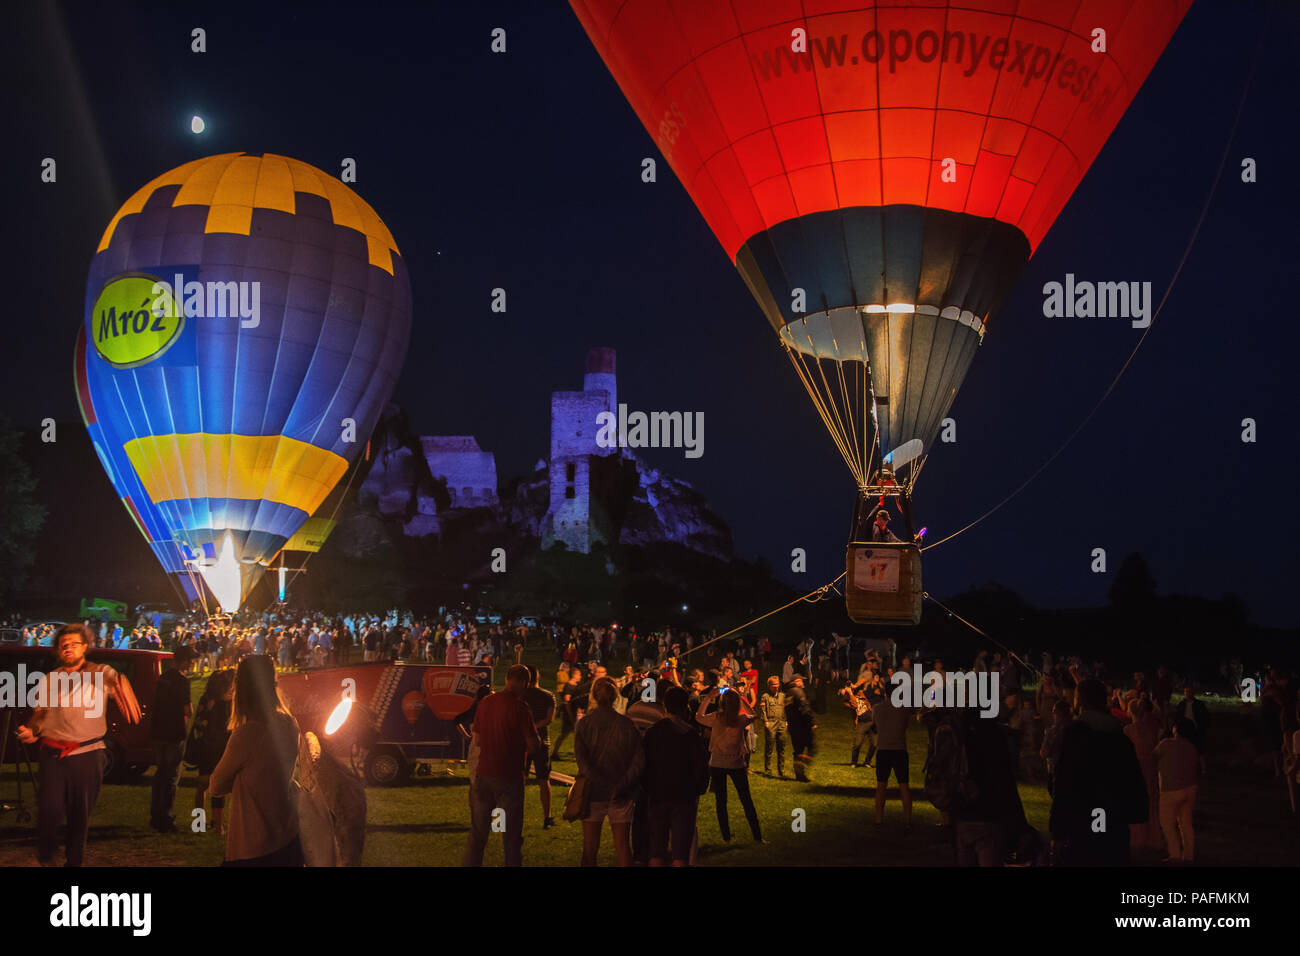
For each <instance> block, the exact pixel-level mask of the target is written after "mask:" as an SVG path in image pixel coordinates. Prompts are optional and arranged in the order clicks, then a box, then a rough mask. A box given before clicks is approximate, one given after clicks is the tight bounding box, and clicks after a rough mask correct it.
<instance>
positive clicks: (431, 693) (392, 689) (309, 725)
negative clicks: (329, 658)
mask: <svg viewBox="0 0 1300 956" xmlns="http://www.w3.org/2000/svg"><path fill="white" fill-rule="evenodd" d="M279 684H280V692H281V694H283V695H284V698H285V700H286V701H287V702H288V704H289V709H290V710H291V711H292V712H293V715H294V716H295V717H296V718H297V719H298V724H299V726H300V727H302V729H303V730H304V731H306V730H312V731H315V732H316V734H317V735H318V736H319V735H321V734H323V732H324V727H325V722H326V720H327V719H328V718H329V716H330V714H331V713H332V712H333V711H334V709H335V708H336V707H337V706H338V705H339V703H340V702H341V701H342V700H343V698H344V697H351V699H352V701H353V706H352V710H351V713H350V714H349V716H348V721H349V723H350V722H351V721H355V720H359V721H362V722H363V723H364V725H365V726H364V732H363V733H360V734H357V738H358V740H359V741H361V742H362V744H361V746H362V749H363V751H364V757H363V760H364V767H365V775H366V779H367V780H368V781H369V782H370V783H372V784H375V785H377V786H385V787H391V786H396V785H398V784H401V783H404V782H405V781H406V780H407V779H408V778H409V777H410V776H411V774H412V773H415V772H419V771H423V772H429V771H430V770H431V769H432V766H433V764H434V762H435V761H439V760H463V759H465V756H466V752H467V749H468V741H467V739H466V737H465V735H464V734H463V733H462V732H461V731H460V729H459V728H458V727H457V725H456V718H457V717H459V716H461V715H462V714H463V713H465V711H467V710H468V709H469V708H470V706H471V705H472V704H473V703H474V700H475V699H476V698H477V696H478V694H479V689H480V688H482V687H487V688H489V689H491V687H492V668H491V667H488V666H486V665H478V666H472V667H443V666H441V665H437V664H416V663H409V664H408V663H404V662H400V661H394V662H372V663H367V664H349V665H345V666H342V667H324V668H320V669H319V670H309V671H304V672H302V673H299V674H282V675H281V676H280V678H279Z"/></svg>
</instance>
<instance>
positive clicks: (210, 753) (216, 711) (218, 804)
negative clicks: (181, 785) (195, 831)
mask: <svg viewBox="0 0 1300 956" xmlns="http://www.w3.org/2000/svg"><path fill="white" fill-rule="evenodd" d="M234 697H235V672H234V671H232V670H229V669H226V670H221V671H217V672H216V673H215V674H213V675H212V677H211V679H210V680H209V681H208V685H207V686H206V687H204V688H203V696H202V697H200V698H199V709H198V713H197V714H195V715H194V723H193V725H192V726H191V727H190V736H189V739H188V746H187V748H186V753H185V760H186V762H187V763H189V764H191V765H192V766H193V767H194V768H195V769H197V770H198V772H199V776H198V779H197V780H196V781H195V784H194V809H196V810H202V809H204V804H205V803H206V801H207V793H208V789H209V787H211V785H212V771H213V770H215V769H216V767H217V764H218V763H219V762H220V761H221V757H222V755H223V754H224V753H225V752H226V743H227V742H228V741H229V740H230V706H231V702H232V701H233V700H234ZM225 812H226V798H225V797H217V796H214V797H213V798H212V818H211V820H210V822H209V824H208V825H207V826H206V827H205V832H216V833H217V834H220V835H222V836H224V835H225V833H226V824H225V820H224V819H223V816H224V814H225Z"/></svg>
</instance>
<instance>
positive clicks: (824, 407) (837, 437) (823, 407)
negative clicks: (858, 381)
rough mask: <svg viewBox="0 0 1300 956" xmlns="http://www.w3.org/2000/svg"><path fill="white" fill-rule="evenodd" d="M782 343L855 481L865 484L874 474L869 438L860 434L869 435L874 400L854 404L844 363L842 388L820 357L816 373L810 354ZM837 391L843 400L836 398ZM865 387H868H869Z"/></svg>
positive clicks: (816, 361)
mask: <svg viewBox="0 0 1300 956" xmlns="http://www.w3.org/2000/svg"><path fill="white" fill-rule="evenodd" d="M782 344H783V345H784V346H785V351H786V354H787V355H788V356H789V357H790V363H791V364H792V365H793V366H794V370H795V372H796V373H797V374H798V376H799V381H800V382H802V383H803V387H804V390H805V391H807V392H808V397H809V398H811V399H812V403H813V407H814V408H816V409H817V414H818V415H819V416H820V417H821V420H822V424H823V425H825V426H826V430H827V431H828V432H829V433H830V436H831V439H832V440H833V441H834V442H835V447H836V448H838V449H839V452H840V456H841V457H842V458H843V459H844V463H845V464H846V465H848V466H849V471H850V473H852V475H853V479H854V481H856V482H857V484H858V487H859V488H865V487H866V485H867V481H868V478H869V477H870V476H869V475H868V474H867V467H868V465H867V461H866V457H867V451H866V448H865V446H866V442H865V441H863V442H859V437H860V436H861V437H862V438H865V436H866V433H867V429H868V422H867V419H866V415H867V414H869V412H870V408H871V405H870V403H869V402H866V401H863V403H862V406H861V408H860V409H855V408H854V404H855V402H854V401H853V399H852V398H851V397H850V389H849V387H848V382H847V380H846V379H845V377H844V368H843V366H842V365H839V363H836V364H837V366H838V368H839V373H838V385H839V388H838V389H835V388H832V387H831V384H830V382H829V381H828V380H827V377H826V370H825V368H824V367H823V365H822V363H821V362H820V361H819V360H817V359H815V358H814V359H813V362H814V363H815V364H816V367H817V371H816V374H815V376H814V373H813V371H812V370H811V369H809V367H808V362H807V357H806V356H805V355H804V354H803V353H802V352H800V351H799V350H798V349H796V348H793V347H792V346H790V345H789V344H788V343H784V342H783V343H782ZM817 379H820V380H821V387H819V386H818V382H817ZM837 391H838V392H839V395H840V398H841V401H842V404H840V403H837V401H836V392H837ZM855 391H856V390H855ZM863 391H864V392H865V391H866V389H865V387H864V388H863ZM859 411H861V413H862V417H863V423H862V427H861V431H859V428H858V424H857V418H858V412H859ZM871 432H872V434H873V435H874V433H875V429H874V427H872V428H871ZM859 448H862V449H863V451H862V453H861V454H862V460H859V452H858V449H859Z"/></svg>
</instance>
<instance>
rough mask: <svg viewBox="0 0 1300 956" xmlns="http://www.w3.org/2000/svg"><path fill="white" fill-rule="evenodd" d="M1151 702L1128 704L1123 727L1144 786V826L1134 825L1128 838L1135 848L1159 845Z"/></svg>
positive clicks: (1156, 730) (1155, 721)
mask: <svg viewBox="0 0 1300 956" xmlns="http://www.w3.org/2000/svg"><path fill="white" fill-rule="evenodd" d="M1154 710H1155V708H1154V707H1153V705H1152V703H1151V698H1149V697H1146V696H1145V695H1144V696H1142V697H1137V698H1134V699H1132V700H1130V701H1129V705H1128V716H1129V722H1128V723H1127V724H1125V725H1124V736H1125V737H1127V738H1128V739H1129V740H1131V741H1132V742H1133V750H1134V752H1135V753H1136V754H1137V758H1138V763H1139V764H1141V765H1142V777H1143V779H1144V780H1145V781H1146V786H1147V822H1146V823H1134V824H1132V826H1131V830H1132V832H1131V833H1130V834H1129V839H1130V842H1131V843H1132V844H1133V845H1134V846H1159V845H1160V789H1159V786H1158V784H1157V777H1158V774H1157V769H1156V745H1157V744H1159V743H1160V719H1159V718H1158V717H1156V716H1155V713H1154Z"/></svg>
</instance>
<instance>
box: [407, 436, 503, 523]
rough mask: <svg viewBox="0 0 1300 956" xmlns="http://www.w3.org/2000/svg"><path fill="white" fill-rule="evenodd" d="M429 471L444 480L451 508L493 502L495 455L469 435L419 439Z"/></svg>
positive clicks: (495, 477) (484, 506) (495, 496)
mask: <svg viewBox="0 0 1300 956" xmlns="http://www.w3.org/2000/svg"><path fill="white" fill-rule="evenodd" d="M420 447H421V449H422V451H423V452H424V458H425V461H427V462H428V464H429V473H430V474H431V475H433V477H434V478H442V479H444V480H446V482H447V492H448V494H449V496H450V497H451V506H452V507H453V508H487V507H491V506H492V505H495V504H496V503H497V463H496V456H495V455H493V454H492V453H491V452H486V451H483V450H482V449H480V448H479V446H478V442H477V441H476V440H475V439H474V438H473V437H471V436H469V435H457V436H435V437H429V438H421V439H420Z"/></svg>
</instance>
